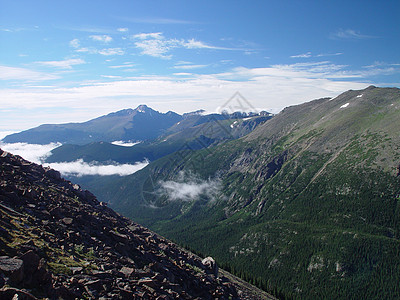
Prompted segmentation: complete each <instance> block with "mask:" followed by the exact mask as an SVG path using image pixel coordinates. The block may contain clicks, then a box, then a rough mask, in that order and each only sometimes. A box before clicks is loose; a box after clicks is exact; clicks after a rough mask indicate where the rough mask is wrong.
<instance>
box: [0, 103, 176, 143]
mask: <svg viewBox="0 0 400 300" xmlns="http://www.w3.org/2000/svg"><path fill="white" fill-rule="evenodd" d="M180 120H182V116H180V115H178V114H176V113H174V112H167V113H160V112H158V111H155V110H153V109H151V108H149V107H147V106H146V105H140V106H138V107H137V108H136V109H125V110H121V111H118V112H115V113H111V114H108V115H106V116H102V117H99V118H96V119H93V120H90V121H88V122H84V123H68V124H59V125H50V124H47V125H41V126H39V127H36V128H33V129H29V130H26V131H23V132H20V133H15V134H11V135H9V136H7V137H5V138H4V139H3V141H4V142H6V143H16V142H26V143H31V144H48V143H52V142H60V143H62V144H79V145H83V144H87V143H91V142H97V141H105V142H112V141H121V140H122V141H130V140H131V141H143V140H151V139H154V138H156V137H158V136H159V135H160V134H162V133H163V132H165V131H166V130H167V129H168V128H169V127H171V126H172V125H174V124H175V123H177V122H179V121H180Z"/></svg>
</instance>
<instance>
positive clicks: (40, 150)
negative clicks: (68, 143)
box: [0, 142, 61, 164]
mask: <svg viewBox="0 0 400 300" xmlns="http://www.w3.org/2000/svg"><path fill="white" fill-rule="evenodd" d="M60 146H61V144H59V143H51V144H48V145H36V144H27V143H12V144H8V143H1V142H0V148H1V149H3V150H4V151H7V152H10V153H12V154H14V155H19V156H21V157H22V158H24V159H26V160H29V161H31V162H34V163H37V164H42V163H43V162H44V160H45V159H46V158H47V157H49V156H50V155H51V152H50V151H51V150H53V149H55V148H57V147H60Z"/></svg>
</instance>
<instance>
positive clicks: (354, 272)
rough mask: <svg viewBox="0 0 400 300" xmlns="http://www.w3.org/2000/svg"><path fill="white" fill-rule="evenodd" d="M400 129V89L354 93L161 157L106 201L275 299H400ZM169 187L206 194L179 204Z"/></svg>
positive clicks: (108, 190) (108, 193) (109, 192)
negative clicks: (207, 145)
mask: <svg viewBox="0 0 400 300" xmlns="http://www.w3.org/2000/svg"><path fill="white" fill-rule="evenodd" d="M399 132H400V90H399V89H389V88H375V87H370V88H368V89H365V90H362V91H348V92H346V93H344V94H342V95H339V96H338V97H336V98H334V99H328V98H326V99H319V100H315V101H312V102H309V103H305V104H302V105H299V106H293V107H289V108H287V109H285V110H284V111H282V112H281V113H280V114H279V115H277V116H275V117H274V118H273V119H271V120H269V121H268V122H266V123H265V124H263V125H261V126H259V127H258V128H256V129H255V130H254V131H253V132H252V133H250V134H249V135H247V136H245V137H244V138H242V139H239V140H236V141H232V142H228V143H224V144H222V145H219V146H217V147H210V148H207V149H202V150H199V151H189V150H186V151H182V152H178V153H175V154H172V155H170V156H167V157H164V158H162V159H160V160H158V161H156V162H154V163H152V164H150V165H149V166H148V167H146V168H145V169H143V170H142V171H140V172H138V173H136V174H134V175H132V176H130V177H127V178H124V179H119V180H118V181H116V182H114V185H115V188H114V189H113V188H112V187H111V186H109V187H105V186H104V187H103V189H102V192H100V194H101V195H99V196H101V197H104V199H108V200H109V201H110V203H111V204H112V205H113V206H114V207H115V208H116V209H117V210H119V211H121V212H122V213H124V214H125V215H127V216H129V217H131V218H133V219H134V220H135V221H138V222H142V223H144V224H145V225H148V226H150V227H151V228H152V229H154V230H156V231H157V232H159V233H161V234H164V235H166V236H167V237H169V238H172V239H174V240H176V241H178V242H180V243H182V244H184V245H186V246H188V247H190V248H191V249H193V250H195V251H198V252H201V253H203V254H207V255H213V256H215V257H216V258H217V260H218V261H219V262H220V263H221V264H222V265H224V266H225V267H227V268H230V269H231V270H232V271H233V272H234V273H236V274H239V275H240V276H242V277H244V278H246V279H247V280H249V281H251V282H253V283H256V284H258V285H259V286H261V287H263V288H264V289H266V290H268V291H270V292H273V293H275V295H277V296H281V297H287V298H304V299H324V298H329V299H335V298H339V299H396V298H398V297H399V295H400V289H399V285H398V282H399V280H400V272H399V270H400V257H399V249H400V242H399V234H400V232H399V230H400V224H399V213H400V206H399V201H400V197H399V195H400V178H399V177H398V176H397V175H398V166H399V162H400V136H399ZM166 184H168V186H173V187H177V188H180V191H181V192H184V191H185V189H188V188H192V189H193V190H194V187H195V186H197V187H200V186H201V187H202V186H205V187H209V189H208V190H207V189H205V190H202V191H201V193H199V194H196V195H195V196H193V198H192V199H186V198H185V199H183V200H182V199H179V197H178V199H177V197H176V194H171V193H165V186H166ZM163 188H164V190H163ZM210 190H211V191H212V192H210ZM99 191H100V190H99ZM163 191H164V192H163ZM216 191H217V192H216ZM175 192H176V191H175ZM174 197H175V198H174Z"/></svg>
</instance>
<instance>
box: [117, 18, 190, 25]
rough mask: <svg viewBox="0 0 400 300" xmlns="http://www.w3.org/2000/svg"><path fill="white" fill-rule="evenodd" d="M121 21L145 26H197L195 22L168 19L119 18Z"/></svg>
mask: <svg viewBox="0 0 400 300" xmlns="http://www.w3.org/2000/svg"><path fill="white" fill-rule="evenodd" d="M119 19H120V20H123V21H125V22H131V23H144V24H159V25H160V24H196V22H194V21H186V20H179V19H167V18H126V17H119Z"/></svg>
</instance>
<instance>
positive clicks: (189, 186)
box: [156, 172, 221, 201]
mask: <svg viewBox="0 0 400 300" xmlns="http://www.w3.org/2000/svg"><path fill="white" fill-rule="evenodd" d="M159 185H160V188H159V189H158V191H157V192H156V193H158V194H160V195H161V196H163V195H165V196H167V197H168V199H169V200H170V201H196V200H199V199H200V198H202V199H204V200H207V201H214V200H215V198H216V197H217V196H218V194H220V192H221V181H220V180H218V179H215V180H211V179H208V180H202V179H200V178H199V177H197V176H195V175H193V174H188V173H184V172H180V173H179V175H178V178H177V179H176V180H175V181H171V180H170V181H160V182H159Z"/></svg>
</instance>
